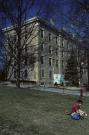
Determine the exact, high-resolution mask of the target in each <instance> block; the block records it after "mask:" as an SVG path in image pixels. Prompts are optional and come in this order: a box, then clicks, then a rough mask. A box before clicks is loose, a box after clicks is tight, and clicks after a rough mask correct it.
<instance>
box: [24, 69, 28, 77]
mask: <svg viewBox="0 0 89 135" xmlns="http://www.w3.org/2000/svg"><path fill="white" fill-rule="evenodd" d="M24 77H25V78H27V70H25V71H24Z"/></svg>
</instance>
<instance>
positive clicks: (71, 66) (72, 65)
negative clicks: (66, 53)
mask: <svg viewBox="0 0 89 135" xmlns="http://www.w3.org/2000/svg"><path fill="white" fill-rule="evenodd" d="M65 80H66V81H68V82H69V85H71V86H78V85H79V75H78V69H77V59H76V56H75V54H74V52H73V51H72V52H71V55H70V57H69V59H68V61H67V66H66V69H65Z"/></svg>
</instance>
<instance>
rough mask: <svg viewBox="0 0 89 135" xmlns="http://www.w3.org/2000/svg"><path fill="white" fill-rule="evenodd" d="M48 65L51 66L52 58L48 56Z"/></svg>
mask: <svg viewBox="0 0 89 135" xmlns="http://www.w3.org/2000/svg"><path fill="white" fill-rule="evenodd" d="M49 66H52V59H51V58H49Z"/></svg>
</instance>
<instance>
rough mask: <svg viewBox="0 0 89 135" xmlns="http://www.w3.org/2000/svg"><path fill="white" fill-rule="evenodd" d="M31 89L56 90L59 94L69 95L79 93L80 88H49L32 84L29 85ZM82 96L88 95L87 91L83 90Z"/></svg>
mask: <svg viewBox="0 0 89 135" xmlns="http://www.w3.org/2000/svg"><path fill="white" fill-rule="evenodd" d="M30 88H31V89H32V90H40V91H49V92H56V93H60V94H69V95H77V96H79V95H80V88H78V89H71V87H69V89H68V88H50V87H43V86H34V87H30ZM83 96H89V92H88V91H87V92H84V93H83Z"/></svg>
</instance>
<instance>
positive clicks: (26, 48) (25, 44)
mask: <svg viewBox="0 0 89 135" xmlns="http://www.w3.org/2000/svg"><path fill="white" fill-rule="evenodd" d="M25 53H27V44H25Z"/></svg>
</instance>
